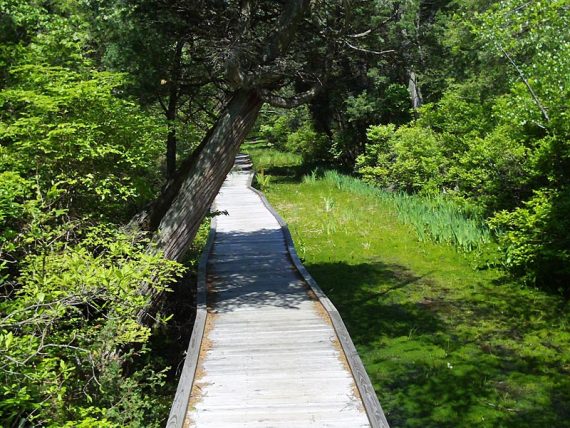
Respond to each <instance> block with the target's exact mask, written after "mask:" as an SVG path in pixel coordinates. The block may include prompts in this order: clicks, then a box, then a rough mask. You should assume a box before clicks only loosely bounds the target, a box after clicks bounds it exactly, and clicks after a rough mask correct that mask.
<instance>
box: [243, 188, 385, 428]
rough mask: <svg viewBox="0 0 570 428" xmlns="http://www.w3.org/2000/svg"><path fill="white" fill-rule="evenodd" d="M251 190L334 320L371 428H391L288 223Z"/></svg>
mask: <svg viewBox="0 0 570 428" xmlns="http://www.w3.org/2000/svg"><path fill="white" fill-rule="evenodd" d="M250 188H251V189H252V190H253V191H255V192H256V193H257V194H258V196H259V197H260V199H261V200H262V202H263V204H264V205H265V206H266V207H267V209H268V210H269V211H270V212H271V213H272V214H273V216H274V217H275V218H276V219H277V221H278V222H279V224H280V225H281V228H282V229H283V234H284V236H285V241H286V243H287V248H288V251H289V254H290V256H291V260H292V261H293V264H294V265H295V267H296V268H297V270H298V271H299V273H300V274H301V276H302V277H303V278H304V279H305V281H306V282H307V284H309V286H310V287H311V289H312V290H313V292H314V293H315V295H316V296H317V298H318V299H319V301H320V302H321V304H322V305H323V307H324V308H325V309H326V311H327V313H328V315H329V317H330V318H331V322H332V324H333V327H334V329H335V331H336V333H337V336H338V338H339V340H340V343H341V346H342V349H343V351H344V354H345V355H346V358H347V361H348V364H349V365H350V369H351V371H352V374H353V376H354V380H355V382H356V385H357V387H358V391H359V392H360V395H361V398H362V402H363V404H364V407H365V408H366V413H367V415H368V419H369V420H370V424H371V426H372V428H388V427H389V425H388V421H387V420H386V416H385V415H384V411H383V410H382V406H381V405H380V402H379V401H378V397H377V396H376V392H375V391H374V387H373V386H372V382H371V381H370V378H369V377H368V373H366V369H365V368H364V365H363V364H362V360H361V359H360V356H359V355H358V351H357V350H356V348H355V347H354V343H353V342H352V339H351V338H350V334H349V333H348V330H347V329H346V326H345V325H344V322H343V321H342V318H341V316H340V314H339V313H338V310H337V309H336V308H335V307H334V305H333V304H332V302H331V301H330V300H329V298H328V297H327V296H326V295H325V293H324V292H323V291H322V290H321V288H320V287H319V286H318V284H317V282H316V281H315V280H314V278H313V277H312V276H311V275H310V274H309V272H308V271H307V269H306V268H305V266H303V264H302V262H301V260H300V259H299V257H298V255H297V252H296V250H295V245H294V243H293V239H292V237H291V232H290V231H289V227H288V226H287V223H286V222H285V220H283V218H282V217H281V216H280V215H279V214H278V213H277V212H276V211H275V209H274V208H273V207H272V206H271V204H270V203H269V201H268V200H267V198H266V197H265V195H264V194H263V193H261V192H259V191H258V190H257V189H254V188H253V187H251V184H250Z"/></svg>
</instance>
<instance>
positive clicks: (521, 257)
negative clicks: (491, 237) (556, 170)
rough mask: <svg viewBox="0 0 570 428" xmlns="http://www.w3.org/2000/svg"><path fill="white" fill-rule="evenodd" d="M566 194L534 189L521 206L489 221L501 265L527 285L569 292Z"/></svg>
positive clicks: (568, 200) (569, 195)
mask: <svg viewBox="0 0 570 428" xmlns="http://www.w3.org/2000/svg"><path fill="white" fill-rule="evenodd" d="M568 213H570V192H569V191H568V190H567V189H566V190H563V189H561V190H538V191H536V192H535V194H534V195H533V197H532V198H530V199H529V200H528V201H526V202H525V203H524V204H523V206H522V207H519V208H517V209H515V210H513V211H511V212H509V211H501V212H499V213H497V214H496V215H495V216H494V217H493V218H492V219H491V221H490V224H491V226H492V227H493V228H494V229H495V230H496V231H497V232H498V233H497V234H498V237H499V244H500V249H501V251H502V252H503V254H504V257H503V259H502V263H503V265H504V267H505V268H506V269H508V270H509V271H511V272H513V273H514V274H516V275H517V276H520V277H521V278H523V279H524V280H525V281H526V282H527V283H529V284H531V285H538V286H541V287H544V288H549V289H552V290H556V291H560V292H563V293H565V294H568V293H569V292H570V289H569V286H568V284H570V234H569V233H568V232H569V231H570V218H569V217H568Z"/></svg>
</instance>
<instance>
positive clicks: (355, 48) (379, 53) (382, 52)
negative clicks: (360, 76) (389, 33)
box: [343, 40, 396, 55]
mask: <svg viewBox="0 0 570 428" xmlns="http://www.w3.org/2000/svg"><path fill="white" fill-rule="evenodd" d="M343 42H344V43H345V44H346V45H347V46H348V47H349V48H352V49H354V50H357V51H360V52H366V53H371V54H374V55H384V54H387V53H391V52H396V51H395V50H394V49H388V50H385V51H373V50H370V49H365V48H360V47H358V46H354V45H353V44H351V43H350V42H349V41H348V40H343Z"/></svg>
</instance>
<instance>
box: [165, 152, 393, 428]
mask: <svg viewBox="0 0 570 428" xmlns="http://www.w3.org/2000/svg"><path fill="white" fill-rule="evenodd" d="M241 159H242V160H236V165H237V167H238V168H239V164H244V165H248V164H249V162H248V158H247V157H243V156H242V157H241ZM248 168H249V166H248ZM252 178H253V174H252V173H249V172H248V173H244V172H243V171H242V172H237V173H232V174H230V175H229V176H228V179H227V180H226V182H225V183H224V185H223V187H222V189H221V191H220V194H219V195H218V197H217V198H216V201H215V203H214V208H213V209H222V210H223V209H227V211H228V212H229V213H230V215H229V216H219V217H216V220H217V221H216V222H215V223H214V227H213V228H214V229H215V231H214V233H213V234H212V231H211V234H210V238H212V239H211V242H210V239H209V240H208V244H209V249H208V252H207V253H205V254H203V258H202V259H201V262H200V269H199V294H200V297H199V305H198V306H199V311H202V312H203V313H205V308H206V296H207V294H206V279H207V280H208V281H210V287H211V291H213V292H214V293H213V294H212V296H214V297H213V299H212V301H211V302H209V303H210V305H211V309H210V310H211V311H212V315H209V316H211V317H212V318H211V321H208V322H209V324H208V325H209V326H208V332H207V333H204V330H205V328H204V324H205V318H206V317H205V316H204V319H203V321H202V319H200V325H202V330H201V333H200V332H198V333H197V334H196V335H194V334H193V339H194V340H195V342H194V345H192V341H191V344H190V346H189V351H188V355H189V356H188V357H187V359H186V361H185V365H184V369H183V374H182V376H181V380H180V382H179V390H180V392H178V391H177V397H176V399H175V403H174V404H173V409H172V411H171V416H172V418H171V419H172V421H173V422H172V425H170V423H171V419H169V425H168V427H171V426H172V427H174V426H180V427H181V426H182V424H184V422H185V419H186V418H187V417H188V415H191V417H190V418H189V419H187V423H189V424H190V426H192V427H194V426H199V427H200V428H208V427H227V428H229V427H234V426H235V427H238V426H242V427H243V426H247V427H248V428H252V427H264V428H266V427H268V426H272V427H289V426H293V425H294V426H304V427H311V426H314V427H319V428H323V427H328V426H330V427H338V428H340V427H368V426H373V427H387V426H388V424H387V422H386V423H384V422H385V418H384V415H383V412H382V410H381V407H380V405H379V403H378V405H377V409H379V411H380V413H378V412H376V413H374V412H373V411H371V410H370V409H373V408H374V403H373V402H372V401H373V400H372V399H371V398H367V397H366V394H373V395H374V398H376V396H375V394H374V391H373V389H371V388H372V387H371V384H370V380H369V379H368V377H367V375H366V372H365V371H364V367H362V363H361V362H360V359H359V358H358V354H357V353H356V349H355V348H354V345H353V344H352V341H351V340H350V336H349V335H348V332H346V328H345V327H344V324H343V323H342V320H341V319H340V315H338V312H337V311H336V309H335V308H334V306H333V305H332V303H331V302H330V301H329V300H328V299H327V298H326V296H325V295H324V293H323V292H322V290H320V288H319V287H318V285H317V284H316V282H314V280H313V279H312V278H311V277H310V275H309V274H308V272H307V271H306V269H305V268H304V266H303V265H302V264H301V262H300V260H299V259H298V257H297V255H296V253H295V249H294V247H293V242H292V239H291V236H290V233H289V230H288V228H287V226H286V225H285V223H284V221H283V220H282V219H281V218H280V217H279V216H278V215H277V214H276V213H275V211H274V210H273V209H272V207H271V206H270V205H269V203H268V202H267V200H266V199H265V197H264V196H263V195H262V194H260V193H259V192H257V191H256V190H255V189H253V188H252V187H251V180H252ZM260 207H263V209H260ZM279 235H280V236H279ZM214 243H215V244H214ZM206 269H208V270H209V273H208V275H207V276H206ZM200 272H202V273H203V275H200ZM308 289H311V290H312V291H313V292H314V293H315V295H316V296H317V297H318V299H319V302H315V301H314V300H312V298H310V297H309V294H308V293H307V290H308ZM318 306H322V308H324V311H323V310H322V309H321V310H319V309H317V307H318ZM321 312H322V313H321ZM325 314H328V315H325ZM200 318H202V316H200ZM325 318H327V319H328V320H329V321H326V320H325ZM197 320H198V319H197ZM210 322H211V324H210ZM196 328H197V326H196V324H195V329H196ZM205 334H207V336H208V337H207V341H205V342H204V343H207V344H208V347H207V348H205V349H204V350H203V354H201V355H202V356H203V360H202V361H200V364H201V369H200V372H201V375H200V378H199V380H196V379H195V378H194V377H195V374H196V367H197V363H198V355H200V354H199V352H200V345H199V344H197V342H201V341H204V340H205V336H204V335H205ZM351 346H352V348H351ZM191 347H192V350H190V348H191ZM341 354H344V355H345V356H346V361H348V366H349V367H350V369H349V368H348V367H347V366H346V365H343V362H342V361H343V359H342V358H340V355H341ZM190 355H192V358H190ZM355 361H356V363H355ZM358 362H360V366H358V364H357V363H358ZM187 366H188V368H187ZM183 377H184V381H183V379H182V378H183ZM194 383H196V385H194ZM367 385H369V386H370V388H369V389H368V390H367V389H366V387H367ZM192 388H194V390H195V391H200V393H201V398H200V399H198V400H193V404H192V408H191V409H188V404H189V400H190V394H191V393H194V392H193V391H194V390H193V389H192ZM356 388H357V389H358V391H359V393H360V394H355V393H354V391H355V390H356ZM179 396H180V397H179ZM367 402H368V404H367ZM371 402H372V404H370V403H371ZM376 402H377V399H376ZM184 404H185V406H186V410H187V411H188V413H187V414H184V413H185V412H186V410H182V411H180V409H181V408H182V407H184ZM175 408H176V410H175ZM382 418H383V421H382V423H383V424H378V423H376V422H375V421H378V420H382Z"/></svg>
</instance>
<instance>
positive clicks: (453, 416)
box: [244, 143, 570, 427]
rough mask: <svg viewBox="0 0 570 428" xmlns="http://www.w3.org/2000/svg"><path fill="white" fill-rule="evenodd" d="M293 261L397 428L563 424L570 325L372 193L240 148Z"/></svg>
mask: <svg viewBox="0 0 570 428" xmlns="http://www.w3.org/2000/svg"><path fill="white" fill-rule="evenodd" d="M244 150H245V151H247V152H249V153H250V154H251V155H252V157H253V159H254V163H255V165H256V168H257V169H258V170H260V169H263V171H264V173H263V178H262V181H263V183H262V187H263V190H264V191H265V192H266V194H267V196H268V199H269V200H270V202H271V203H272V204H273V205H274V206H275V208H276V209H277V211H278V212H279V213H280V214H281V215H282V216H283V217H284V218H285V220H286V221H287V222H288V223H289V226H290V229H291V233H292V235H293V239H294V241H295V244H296V248H297V251H298V253H299V255H300V256H301V257H302V258H303V259H304V263H305V265H306V266H307V268H308V270H309V271H310V273H311V274H312V275H313V276H314V277H315V279H316V280H317V282H318V283H319V285H320V286H321V287H322V288H323V290H324V291H325V292H326V293H327V295H328V296H329V297H330V298H331V300H332V301H333V303H334V304H335V306H336V307H337V308H338V310H339V312H340V313H341V315H342V317H343V319H344V321H345V323H346V325H347V328H348V330H349V332H350V334H351V336H352V338H353V340H354V342H355V345H356V347H357V349H358V351H359V353H360V355H361V358H362V360H363V362H364V365H365V366H366V369H367V371H368V373H369V375H370V377H371V379H372V382H373V384H374V387H375V389H376V391H377V394H378V397H379V399H380V402H381V403H382V405H383V407H384V410H385V412H386V415H387V418H388V420H389V421H390V423H391V425H392V426H394V427H420V426H421V427H472V426H475V425H476V426H483V427H531V426H532V427H536V426H545V427H546V426H552V427H567V426H570V376H569V375H570V322H569V321H570V317H569V315H568V305H567V304H566V302H565V301H563V300H562V299H561V298H560V297H558V296H555V295H551V294H547V293H545V292H543V291H538V290H534V289H531V288H524V287H521V286H520V285H518V284H516V283H512V282H509V281H507V280H505V279H504V278H503V277H502V276H501V274H500V273H499V272H497V271H495V270H493V269H486V270H481V269H476V267H477V265H478V264H479V263H480V260H481V254H480V253H479V254H478V252H471V253H464V252H462V251H458V250H457V249H455V248H454V247H452V246H450V245H447V244H442V243H439V244H438V243H433V242H430V241H429V240H426V239H424V240H422V241H420V239H419V235H418V233H417V230H416V228H415V227H414V226H413V225H412V224H406V223H405V222H403V221H402V218H401V217H402V216H401V215H400V216H399V214H398V210H397V207H395V205H394V204H393V203H391V202H390V201H388V200H386V199H385V198H381V197H378V196H377V195H376V194H375V193H374V192H369V193H368V192H364V191H357V190H355V189H356V187H357V186H352V187H351V186H339V185H338V180H337V179H335V178H334V174H328V175H324V177H318V176H317V175H316V174H313V175H311V174H310V171H311V168H309V167H305V166H303V165H302V162H301V159H300V157H299V156H296V155H294V154H290V153H282V152H279V151H277V150H274V149H271V148H269V147H267V146H266V145H265V144H262V143H258V144H250V145H246V146H245V148H244Z"/></svg>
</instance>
